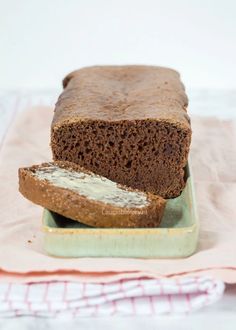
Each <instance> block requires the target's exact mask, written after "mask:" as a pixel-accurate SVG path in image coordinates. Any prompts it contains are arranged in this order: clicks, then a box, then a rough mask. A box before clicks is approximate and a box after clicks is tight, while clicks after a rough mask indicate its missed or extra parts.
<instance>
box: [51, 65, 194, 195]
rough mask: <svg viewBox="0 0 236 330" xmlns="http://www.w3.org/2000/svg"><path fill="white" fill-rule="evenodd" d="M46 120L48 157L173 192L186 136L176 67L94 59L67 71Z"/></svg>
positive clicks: (180, 177)
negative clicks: (49, 123)
mask: <svg viewBox="0 0 236 330" xmlns="http://www.w3.org/2000/svg"><path fill="white" fill-rule="evenodd" d="M63 86H64V91H63V93H62V94H61V95H60V97H59V100H58V102H57V104H56V107H55V114H54V118H53V122H52V127H51V147H52V152H53V159H54V160H62V161H70V162H74V163H77V164H79V165H81V166H83V167H85V168H86V169H89V170H91V171H93V172H95V173H96V174H99V175H102V176H105V177H106V178H109V179H110V180H112V181H115V182H118V183H120V184H124V185H126V186H129V187H132V188H137V189H140V190H143V191H146V192H151V193H155V194H158V195H160V196H162V197H164V198H173V197H176V196H178V195H180V193H181V191H182V190H183V188H184V186H185V180H184V178H185V175H184V172H185V171H184V170H185V166H186V163H187V158H188V153H189V146H190V141H191V127H190V119H189V116H188V115H187V112H186V109H187V105H188V99H187V96H186V94H185V90H184V86H183V84H182V83H181V81H180V77H179V74H178V73H177V72H176V71H174V70H171V69H168V68H163V67H154V66H95V67H88V68H84V69H81V70H78V71H75V72H72V73H71V74H69V75H68V76H67V77H66V78H65V79H64V81H63Z"/></svg>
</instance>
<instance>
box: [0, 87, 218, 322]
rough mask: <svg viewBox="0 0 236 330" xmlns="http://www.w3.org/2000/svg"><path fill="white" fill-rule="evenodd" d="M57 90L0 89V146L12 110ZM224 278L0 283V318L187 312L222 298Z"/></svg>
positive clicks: (50, 97) (42, 101)
mask: <svg viewBox="0 0 236 330" xmlns="http://www.w3.org/2000/svg"><path fill="white" fill-rule="evenodd" d="M56 95H57V93H41V94H39V93H8V94H4V93H2V94H0V148H1V145H2V142H3V141H4V138H5V136H6V133H7V130H8V128H9V126H10V125H11V123H12V121H13V119H14V117H15V115H16V114H17V113H19V112H21V111H23V110H24V109H26V108H28V107H30V106H32V105H49V106H52V105H53V104H54V101H55V99H56ZM223 292H224V283H223V282H222V281H220V280H214V279H212V278H209V277H197V278H188V277H185V278H183V279H180V280H177V279H176V280H174V279H158V280H157V279H138V280H137V279H133V280H132V279H131V280H130V279H129V280H123V281H122V280H120V281H117V282H113V283H108V284H92V283H78V282H44V283H28V284H14V283H8V284H4V283H3V284H0V317H15V316H21V315H34V316H45V317H55V316H57V317H60V316H66V317H76V316H106V315H161V314H166V313H189V312H191V311H193V310H196V309H199V308H201V307H203V306H206V305H209V304H211V303H213V302H215V301H217V300H218V299H219V298H221V297H222V295H223Z"/></svg>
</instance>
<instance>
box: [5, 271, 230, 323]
mask: <svg viewBox="0 0 236 330" xmlns="http://www.w3.org/2000/svg"><path fill="white" fill-rule="evenodd" d="M223 292H224V284H223V282H222V281H218V280H213V279H212V278H209V277H198V278H188V277H186V278H183V279H180V280H173V279H171V280H170V279H158V280H157V279H138V280H137V279H133V280H125V281H122V280H120V281H117V282H113V283H108V284H92V283H77V282H44V283H32V284H30V283H28V284H13V283H9V284H0V317H15V316H22V315H33V316H41V317H42V316H43V317H70V318H71V317H77V316H82V317H85V316H94V317H96V316H108V315H124V316H126V315H127V316H128V315H162V314H179V313H189V312H192V311H194V310H197V309H199V308H201V307H203V306H207V305H209V304H212V303H214V302H215V301H217V300H218V299H219V298H221V296H222V294H223Z"/></svg>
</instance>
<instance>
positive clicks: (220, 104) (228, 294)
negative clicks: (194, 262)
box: [0, 90, 236, 330]
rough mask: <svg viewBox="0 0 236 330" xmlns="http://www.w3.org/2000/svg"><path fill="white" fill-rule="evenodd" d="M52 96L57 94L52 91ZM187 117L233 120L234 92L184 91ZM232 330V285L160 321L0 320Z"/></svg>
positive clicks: (22, 324)
mask: <svg viewBox="0 0 236 330" xmlns="http://www.w3.org/2000/svg"><path fill="white" fill-rule="evenodd" d="M52 94H53V95H56V94H57V92H56V91H53V92H52ZM188 95H189V97H190V106H189V110H190V113H191V115H201V116H217V117H220V118H222V119H230V120H231V119H233V118H234V119H235V118H236V91H233V90H193V91H188ZM66 327H68V328H69V329H70V330H74V329H91V330H94V329H96V330H100V329H103V330H104V329H112V330H116V329H128V328H130V329H137V330H139V329H145V327H146V328H148V330H152V329H161V330H162V329H168V330H169V329H180V330H181V329H183V330H185V329H186V330H191V329H193V330H195V329H198V330H199V329H201V328H203V329H214V330H221V329H222V330H231V329H232V330H235V329H236V285H227V286H226V291H225V294H224V296H223V298H222V299H221V300H220V301H219V302H217V303H215V304H214V305H211V306H208V307H206V308H204V309H201V310H199V311H197V312H195V313H192V314H190V315H185V316H168V315H166V316H162V317H146V316H145V317H105V318H93V319H92V318H81V319H79V318H78V319H76V320H70V321H68V320H55V319H43V318H38V319H34V318H31V317H21V318H17V319H0V329H4V330H13V329H14V330H15V329H17V330H23V329H30V330H33V329H42V330H44V329H48V330H50V329H57V330H61V329H62V330H64V329H65V328H66Z"/></svg>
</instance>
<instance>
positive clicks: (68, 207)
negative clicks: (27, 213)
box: [19, 161, 166, 228]
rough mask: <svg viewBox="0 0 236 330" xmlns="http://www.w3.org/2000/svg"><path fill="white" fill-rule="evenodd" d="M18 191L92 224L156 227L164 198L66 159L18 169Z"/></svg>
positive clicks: (59, 211) (162, 208)
mask: <svg viewBox="0 0 236 330" xmlns="http://www.w3.org/2000/svg"><path fill="white" fill-rule="evenodd" d="M19 190H20V192H21V193H22V195H23V196H25V197H26V198H27V199H29V200H30V201H32V202H34V203H35V204H39V205H41V206H43V207H45V208H47V209H49V210H51V211H54V212H56V213H59V214H61V215H63V216H65V217H67V218H70V219H73V220H77V221H79V222H82V223H84V224H87V225H89V226H94V227H104V228H106V227H114V228H115V227H116V228H118V227H136V228H137V227H157V226H158V225H159V224H160V222H161V218H162V215H163V211H164V208H165V203H166V201H165V200H164V199H163V198H162V197H159V196H157V195H153V194H151V193H144V192H142V191H139V190H135V189H131V188H128V187H125V186H122V185H119V184H117V183H115V182H113V181H111V180H108V179H107V178H105V177H102V176H100V175H96V174H94V173H93V172H91V171H88V170H86V169H84V168H83V167H81V166H79V165H76V164H74V163H70V162H62V161H57V162H51V163H43V164H41V165H34V166H31V167H26V168H20V169H19Z"/></svg>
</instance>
